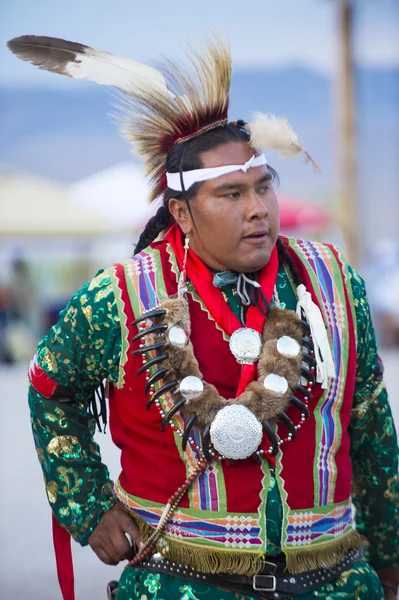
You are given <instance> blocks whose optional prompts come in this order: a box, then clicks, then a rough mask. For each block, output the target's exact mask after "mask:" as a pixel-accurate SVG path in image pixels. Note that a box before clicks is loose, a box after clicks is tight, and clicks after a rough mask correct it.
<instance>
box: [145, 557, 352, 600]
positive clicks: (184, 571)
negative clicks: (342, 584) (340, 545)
mask: <svg viewBox="0 0 399 600" xmlns="http://www.w3.org/2000/svg"><path fill="white" fill-rule="evenodd" d="M156 556H157V555H156ZM158 556H159V555H158ZM362 556H363V553H362V551H361V550H350V551H349V552H348V553H347V554H346V556H345V558H344V559H343V560H342V561H341V562H340V563H338V564H336V565H334V566H333V567H329V568H322V569H315V570H313V571H305V572H303V573H297V574H291V573H288V572H287V571H286V570H285V559H284V557H283V556H282V557H270V558H269V559H268V560H265V561H263V568H262V571H261V572H260V573H259V574H258V575H254V576H253V577H247V576H241V575H229V574H227V573H222V574H220V575H212V574H208V573H201V572H199V571H194V569H191V568H190V567H186V566H185V565H181V564H179V563H176V562H173V561H171V560H168V559H166V558H165V559H158V560H157V558H154V557H151V558H149V559H146V560H144V561H143V562H142V563H140V564H139V565H137V568H138V569H144V570H146V571H155V572H157V573H164V574H165V575H172V576H174V577H181V578H183V579H187V580H189V581H197V582H199V583H204V584H208V585H213V586H215V587H217V588H220V589H222V590H224V591H229V592H241V593H242V594H245V595H247V596H256V597H258V598H270V599H272V600H284V599H288V598H291V597H292V596H299V595H300V594H305V593H306V592H311V591H313V590H317V589H318V588H320V587H321V586H322V585H325V584H326V583H329V582H330V581H334V579H336V578H337V577H338V576H339V575H341V573H343V572H344V571H346V570H347V569H348V567H350V565H352V564H353V563H355V562H357V561H358V560H360V559H361V558H362Z"/></svg>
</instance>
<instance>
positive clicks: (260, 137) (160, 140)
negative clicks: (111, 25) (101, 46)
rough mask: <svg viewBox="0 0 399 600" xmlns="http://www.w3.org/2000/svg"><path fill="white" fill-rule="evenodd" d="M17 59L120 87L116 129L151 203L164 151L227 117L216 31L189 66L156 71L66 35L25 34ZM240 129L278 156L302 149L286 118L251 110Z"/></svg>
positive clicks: (226, 80)
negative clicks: (144, 179) (140, 165)
mask: <svg viewBox="0 0 399 600" xmlns="http://www.w3.org/2000/svg"><path fill="white" fill-rule="evenodd" d="M8 48H9V49H10V50H11V51H12V52H13V53H14V54H16V55H17V56H18V57H19V58H21V59H22V60H26V61H30V62H31V63H33V64H34V65H36V66H38V67H39V68H40V69H44V70H47V71H51V72H53V73H59V74H61V75H66V76H67V77H71V78H72V79H88V80H90V81H94V82H96V83H98V84H101V85H108V86H112V87H115V88H117V89H119V90H120V91H121V92H122V98H123V100H122V102H121V106H120V108H121V110H120V115H119V122H120V128H121V131H122V133H123V135H124V136H125V137H126V138H127V139H128V141H129V142H130V143H131V144H132V145H133V149H134V153H135V154H136V155H138V156H139V157H140V158H141V159H142V160H143V162H144V165H145V168H146V174H147V176H148V177H149V179H150V182H151V190H150V197H149V200H150V202H151V201H153V200H154V199H155V198H157V197H158V196H159V195H160V194H162V192H164V190H165V189H166V187H167V179H166V156H167V153H168V151H169V150H170V149H171V148H172V147H173V146H174V145H175V144H176V143H184V141H186V140H189V139H191V138H192V137H195V136H197V135H201V134H202V133H205V132H206V131H208V130H210V129H213V128H215V127H218V126H223V125H224V124H226V123H227V121H228V115H227V112H228V106H229V93H230V82H231V55H230V50H229V47H228V46H227V45H226V44H225V43H224V42H223V41H222V40H221V39H220V38H219V37H217V36H215V37H214V38H213V39H212V40H211V41H210V42H208V43H206V44H205V45H204V46H203V47H202V48H200V49H193V50H192V52H191V55H190V57H191V64H192V70H191V72H190V73H189V72H188V71H186V70H184V69H182V68H180V67H179V66H177V65H176V64H174V63H173V62H171V61H166V62H165V64H164V65H163V67H162V69H161V70H159V69H155V68H153V67H151V66H149V65H145V64H143V63H139V62H136V61H133V60H130V59H126V58H122V57H120V56H116V55H114V54H110V53H108V52H104V51H102V50H95V49H93V48H90V47H89V46H85V45H83V44H78V43H75V42H68V41H66V40H62V39H58V38H52V37H43V36H34V35H24V36H20V37H17V38H14V39H12V40H10V41H9V42H8ZM246 127H247V129H248V131H249V133H250V135H251V145H253V146H254V148H256V149H259V150H263V149H275V150H277V151H278V152H279V153H280V154H281V155H282V156H294V155H297V154H299V153H301V152H304V153H305V156H306V158H307V160H310V161H311V162H313V161H312V159H311V158H310V156H309V155H308V154H307V152H306V151H305V149H304V148H303V146H302V145H301V144H300V142H299V140H298V137H297V135H296V134H295V133H294V131H293V130H292V129H291V127H290V126H289V124H288V122H287V120H286V119H280V118H277V117H275V116H274V115H266V114H262V113H257V114H256V115H255V119H254V121H253V122H251V123H249V124H248V125H247V126H246Z"/></svg>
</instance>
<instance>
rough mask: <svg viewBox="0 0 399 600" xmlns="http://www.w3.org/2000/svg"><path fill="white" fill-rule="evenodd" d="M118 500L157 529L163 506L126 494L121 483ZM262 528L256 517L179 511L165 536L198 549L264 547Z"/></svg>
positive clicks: (189, 510) (254, 515) (209, 511)
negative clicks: (192, 541) (189, 542)
mask: <svg viewBox="0 0 399 600" xmlns="http://www.w3.org/2000/svg"><path fill="white" fill-rule="evenodd" d="M114 491H115V494H116V496H117V497H118V499H119V500H120V501H121V502H123V504H124V505H125V506H126V508H128V509H129V510H132V511H133V512H134V513H135V514H136V515H138V516H139V517H141V518H142V519H144V520H145V521H146V522H147V523H148V524H150V525H151V526H152V527H154V528H155V527H156V526H157V525H158V523H159V519H160V518H161V515H162V512H163V509H164V506H163V505H162V504H158V503H155V502H148V501H147V500H144V499H142V498H137V497H136V496H132V495H130V494H127V493H126V492H125V491H124V489H123V488H122V486H121V485H120V483H119V481H117V482H116V484H115V486H114ZM260 531H261V528H260V526H259V520H258V515H257V514H249V515H248V514H246V515H232V514H228V513H224V512H220V511H219V512H216V511H211V510H204V509H200V510H193V509H182V508H179V509H178V510H177V511H176V512H175V513H174V515H173V518H172V519H171V521H169V523H168V526H167V529H166V536H167V537H171V538H174V539H176V540H185V541H190V539H191V540H195V543H196V544H198V545H199V546H201V545H202V546H211V547H214V548H217V547H224V548H228V549H235V548H238V549H250V550H252V551H254V550H258V549H259V548H262V546H263V544H262V541H261V537H260Z"/></svg>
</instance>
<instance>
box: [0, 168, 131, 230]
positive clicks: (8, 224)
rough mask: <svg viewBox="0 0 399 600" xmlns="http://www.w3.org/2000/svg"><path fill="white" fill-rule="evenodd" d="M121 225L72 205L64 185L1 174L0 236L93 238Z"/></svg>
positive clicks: (28, 177)
mask: <svg viewBox="0 0 399 600" xmlns="http://www.w3.org/2000/svg"><path fill="white" fill-rule="evenodd" d="M112 230H120V226H118V225H117V224H114V223H113V222H112V221H111V222H110V221H109V219H107V218H106V216H102V215H99V214H97V213H96V212H94V211H93V210H90V209H89V208H87V207H84V206H77V205H72V204H71V203H70V202H69V201H68V193H67V190H66V188H64V187H63V186H61V185H59V184H57V183H53V182H49V181H47V180H44V179H40V178H38V177H34V176H31V175H26V174H21V173H14V172H7V171H2V172H0V236H2V237H3V236H18V237H36V236H37V237H39V236H40V237H44V236H45V237H60V236H62V237H66V236H69V237H75V236H85V237H95V236H98V235H103V234H104V233H111V232H112Z"/></svg>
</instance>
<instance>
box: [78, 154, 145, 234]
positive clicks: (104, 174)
mask: <svg viewBox="0 0 399 600" xmlns="http://www.w3.org/2000/svg"><path fill="white" fill-rule="evenodd" d="M147 197H148V184H147V182H146V179H145V177H144V173H143V171H142V170H141V169H140V168H139V167H138V166H136V165H134V164H133V163H122V164H118V165H115V166H113V167H109V168H107V169H104V170H102V171H99V172H97V173H94V174H93V175H89V176H88V177H85V178H84V179H81V180H80V181H78V182H77V183H75V184H73V185H72V186H70V188H69V192H68V201H69V202H70V203H71V204H72V205H74V206H79V207H83V208H86V209H88V210H90V211H92V212H95V213H96V214H98V215H100V216H102V217H106V218H107V219H108V220H109V223H111V224H113V226H114V227H115V226H119V227H121V228H123V229H125V230H126V229H127V228H129V229H130V231H141V230H142V229H143V227H144V225H145V223H146V222H147V221H148V219H149V218H150V217H151V216H152V215H153V214H154V212H155V210H156V209H155V207H153V206H150V205H149V204H148V202H147Z"/></svg>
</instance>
